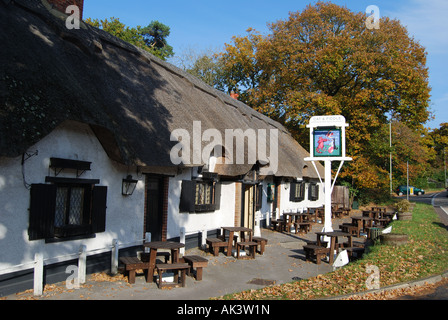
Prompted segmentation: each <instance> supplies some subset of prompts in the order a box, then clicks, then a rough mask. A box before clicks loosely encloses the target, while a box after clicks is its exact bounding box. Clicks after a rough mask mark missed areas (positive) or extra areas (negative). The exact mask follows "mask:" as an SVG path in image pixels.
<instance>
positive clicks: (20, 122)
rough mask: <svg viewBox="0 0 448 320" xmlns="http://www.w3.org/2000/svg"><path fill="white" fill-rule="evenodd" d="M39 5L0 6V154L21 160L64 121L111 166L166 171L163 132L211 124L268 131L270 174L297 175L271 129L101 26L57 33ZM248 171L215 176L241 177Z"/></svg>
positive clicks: (296, 156) (59, 25)
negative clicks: (273, 166) (81, 128)
mask: <svg viewBox="0 0 448 320" xmlns="http://www.w3.org/2000/svg"><path fill="white" fill-rule="evenodd" d="M44 3H45V1H42V2H41V1H40V0H34V1H31V0H16V1H13V2H12V1H11V2H10V1H5V0H2V1H0V26H1V30H2V32H0V41H1V43H2V46H1V47H0V132H1V139H0V156H5V157H16V156H18V155H21V154H22V153H23V152H25V151H26V150H27V149H28V148H29V147H30V146H32V145H33V144H35V143H36V142H38V141H39V140H40V139H42V138H43V137H44V136H46V135H48V134H49V133H50V132H51V131H52V130H54V129H55V128H56V127H57V126H58V125H60V124H61V123H62V122H64V121H66V120H73V121H79V122H82V123H86V124H89V125H90V126H91V128H92V130H93V131H94V132H95V134H96V135H97V137H98V139H99V141H100V142H101V144H102V145H103V147H104V149H105V151H106V152H107V154H108V156H109V157H110V158H111V159H113V160H115V161H118V162H120V163H123V164H127V165H138V166H142V167H171V166H173V167H174V166H175V165H174V164H172V162H171V160H170V150H171V148H172V147H173V146H174V145H175V144H176V143H177V142H175V141H170V134H171V132H173V130H175V129H186V130H188V131H189V132H190V133H191V136H192V132H191V130H192V127H193V121H201V128H202V131H204V130H206V129H209V128H216V129H218V130H219V131H220V132H222V137H224V130H225V129H242V130H246V129H249V128H252V129H254V130H258V129H265V130H267V131H268V132H269V130H270V129H278V131H279V139H278V162H279V166H278V170H277V172H276V173H275V175H276V176H284V177H302V169H303V167H304V166H305V165H306V163H305V162H304V160H303V159H304V158H305V157H306V156H308V153H307V152H306V151H305V150H304V149H303V148H302V147H301V146H300V145H299V144H298V143H297V142H296V141H295V140H294V139H293V138H292V137H291V135H290V134H289V133H288V132H287V131H286V129H285V128H284V127H283V126H282V125H281V124H279V123H278V122H275V121H273V120H271V119H269V118H268V117H265V116H264V115H262V114H260V113H258V112H256V111H254V110H253V109H251V108H250V107H249V106H247V105H245V104H244V103H242V102H239V101H237V100H235V99H232V98H231V97H230V96H228V95H226V94H224V93H222V92H220V91H218V90H215V89H213V88H211V87H210V86H208V85H206V84H204V83H202V82H201V81H199V80H198V79H196V78H195V77H193V76H191V75H189V74H187V73H185V72H184V71H182V70H180V69H178V68H176V67H175V66H173V65H171V64H168V63H166V62H164V61H162V60H160V59H158V58H156V57H154V56H152V55H151V54H149V53H147V52H144V51H143V50H140V49H138V48H136V47H134V46H132V45H130V44H128V43H126V42H123V41H121V40H120V39H117V38H115V37H113V36H111V35H110V34H108V33H106V32H103V31H102V30H99V29H97V28H93V27H91V26H88V25H85V24H82V26H81V29H79V30H76V29H74V30H69V29H67V28H66V26H65V18H66V17H65V16H64V15H62V14H58V13H55V12H53V11H52V10H48V8H47V7H45V5H44ZM58 15H59V16H58ZM267 142H268V143H269V139H268V141H267ZM206 144H207V143H206V142H204V143H203V146H204V145H206ZM250 147H251V148H253V147H254V146H250ZM267 150H268V152H269V150H270V147H269V146H268V147H267ZM195 165H200V164H198V163H195ZM251 167H252V165H249V164H248V165H229V166H226V167H225V168H223V167H222V166H221V170H223V171H225V172H226V174H227V175H241V174H244V173H246V172H247V171H248V170H250V169H251ZM310 175H311V176H313V177H314V176H316V174H315V173H314V175H313V174H310Z"/></svg>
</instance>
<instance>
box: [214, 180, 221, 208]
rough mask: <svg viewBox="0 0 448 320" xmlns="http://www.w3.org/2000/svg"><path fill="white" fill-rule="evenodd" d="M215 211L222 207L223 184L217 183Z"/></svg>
mask: <svg viewBox="0 0 448 320" xmlns="http://www.w3.org/2000/svg"><path fill="white" fill-rule="evenodd" d="M214 192H215V210H219V208H220V206H221V182H216V183H215V191H214Z"/></svg>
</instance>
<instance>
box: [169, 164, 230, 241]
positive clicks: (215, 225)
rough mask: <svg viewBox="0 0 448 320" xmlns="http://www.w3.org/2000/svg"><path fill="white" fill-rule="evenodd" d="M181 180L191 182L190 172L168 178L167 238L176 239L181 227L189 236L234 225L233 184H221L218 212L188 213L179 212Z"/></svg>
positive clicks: (186, 171)
mask: <svg viewBox="0 0 448 320" xmlns="http://www.w3.org/2000/svg"><path fill="white" fill-rule="evenodd" d="M182 180H191V172H190V171H189V170H185V172H184V173H182V174H180V175H177V176H176V177H171V178H170V185H169V195H170V197H169V201H168V226H167V238H174V237H178V236H179V233H180V228H181V227H185V232H186V234H187V235H189V234H194V233H198V232H200V231H202V230H204V229H205V230H214V229H219V228H221V227H225V226H233V225H234V216H235V183H233V182H222V186H221V205H220V209H219V210H216V211H214V212H205V213H188V212H179V202H180V193H181V188H182Z"/></svg>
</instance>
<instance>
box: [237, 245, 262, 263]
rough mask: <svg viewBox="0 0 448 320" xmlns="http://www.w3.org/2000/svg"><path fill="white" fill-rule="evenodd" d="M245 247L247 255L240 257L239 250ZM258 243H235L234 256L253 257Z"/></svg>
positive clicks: (238, 257)
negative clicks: (247, 250) (247, 248)
mask: <svg viewBox="0 0 448 320" xmlns="http://www.w3.org/2000/svg"><path fill="white" fill-rule="evenodd" d="M245 247H249V255H248V256H247V257H240V250H244V248H245ZM257 247H258V243H256V242H255V241H242V242H237V243H236V257H237V259H244V258H246V259H255V251H256V250H257Z"/></svg>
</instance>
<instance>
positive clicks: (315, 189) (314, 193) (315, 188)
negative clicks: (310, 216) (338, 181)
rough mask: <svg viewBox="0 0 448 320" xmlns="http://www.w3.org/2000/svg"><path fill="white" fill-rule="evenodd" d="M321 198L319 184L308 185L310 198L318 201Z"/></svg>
mask: <svg viewBox="0 0 448 320" xmlns="http://www.w3.org/2000/svg"><path fill="white" fill-rule="evenodd" d="M317 199H319V185H317V184H315V183H311V184H310V185H309V186H308V200H311V201H316V200H317Z"/></svg>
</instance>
